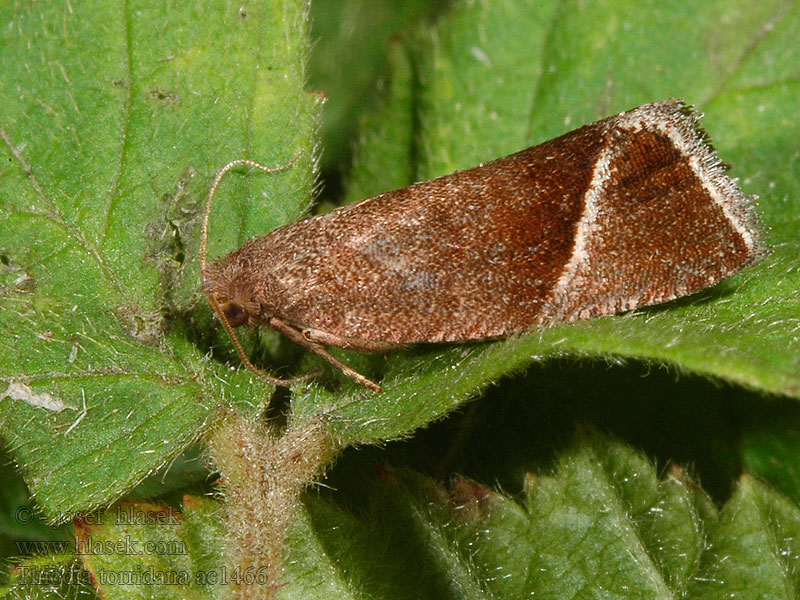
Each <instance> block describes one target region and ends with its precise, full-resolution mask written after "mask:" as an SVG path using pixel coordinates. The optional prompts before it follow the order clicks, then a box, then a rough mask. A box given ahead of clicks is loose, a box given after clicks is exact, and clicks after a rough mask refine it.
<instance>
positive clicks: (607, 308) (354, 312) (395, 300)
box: [201, 100, 764, 391]
mask: <svg viewBox="0 0 800 600" xmlns="http://www.w3.org/2000/svg"><path fill="white" fill-rule="evenodd" d="M699 118H700V117H699V116H698V115H697V114H696V113H694V112H692V110H691V109H690V108H688V107H687V106H686V105H685V104H684V103H683V102H682V101H680V100H667V101H664V102H657V103H653V104H646V105H644V106H640V107H638V108H635V109H633V110H630V111H627V112H623V113H620V114H618V115H615V116H611V117H608V118H606V119H603V120H600V121H597V122H595V123H591V124H589V125H585V126H583V127H581V128H580V129H577V130H575V131H572V132H570V133H567V134H565V135H562V136H561V137H558V138H556V139H553V140H551V141H549V142H545V143H543V144H541V145H538V146H533V147H531V148H528V149H526V150H522V151H521V152H517V153H516V154H512V155H510V156H506V157H504V158H499V159H497V160H494V161H492V162H488V163H485V164H481V165H479V166H477V167H474V168H472V169H468V170H465V171H460V172H456V173H453V174H451V175H446V176H444V177H439V178H437V179H433V180H431V181H426V182H422V183H416V184H414V185H411V186H409V187H406V188H403V189H399V190H395V191H391V192H387V193H385V194H381V195H379V196H375V197H374V198H369V199H367V200H363V201H361V202H358V203H355V204H350V205H347V206H343V207H340V208H338V209H336V210H333V211H331V212H329V213H327V214H323V215H319V216H313V217H309V218H306V219H303V220H301V221H298V222H296V223H292V224H289V225H286V226H283V227H279V228H278V229H275V230H274V231H272V232H271V233H268V234H267V235H265V236H263V237H259V238H255V239H251V240H249V241H247V242H246V243H245V244H244V246H242V247H241V248H239V249H238V250H236V251H234V252H232V253H231V254H229V255H228V256H226V257H224V258H222V259H220V260H217V261H215V262H213V263H211V264H207V263H206V239H207V232H208V215H209V211H210V207H211V199H212V198H213V196H214V193H215V191H216V189H217V186H218V184H219V182H220V180H221V179H222V177H223V176H224V175H225V173H227V172H228V171H229V170H230V169H231V168H233V167H235V166H238V165H248V166H250V167H253V168H256V169H259V170H261V171H265V172H268V173H270V172H274V171H277V170H280V169H283V168H287V167H288V166H290V164H291V163H289V164H287V165H282V166H279V167H265V166H264V165H261V164H259V163H256V162H253V161H249V160H237V161H233V162H231V163H230V164H228V165H226V166H225V167H224V168H223V169H222V170H221V171H220V173H219V174H218V175H217V177H216V179H215V180H214V183H213V185H212V187H211V189H210V191H209V194H208V197H207V201H206V208H205V214H204V217H203V229H202V246H201V268H202V273H203V290H204V292H205V294H206V296H207V297H208V300H209V302H210V303H211V306H212V307H213V309H214V312H215V313H216V314H217V316H218V317H219V320H220V321H221V322H222V325H223V326H224V327H225V329H226V330H227V332H228V334H229V335H230V336H231V339H232V340H233V343H234V345H235V346H236V350H237V352H238V353H239V355H240V357H241V359H242V361H243V362H244V364H245V365H247V367H248V368H249V369H250V370H252V371H253V372H254V373H256V374H257V375H258V376H259V377H262V378H263V379H265V380H267V381H269V382H271V383H273V384H279V385H287V384H288V383H291V382H292V381H293V380H283V379H278V378H275V377H271V376H269V375H267V374H265V373H263V372H262V371H261V370H259V369H257V368H256V367H255V366H254V365H253V364H252V363H251V362H250V360H249V359H248V358H247V356H246V354H245V352H244V350H243V349H242V346H241V344H240V343H239V341H238V339H237V337H236V334H235V332H234V328H236V327H240V326H242V325H248V326H251V327H270V328H272V329H275V330H276V331H279V332H280V333H282V334H283V335H285V336H286V337H288V338H289V339H291V340H292V341H294V342H296V343H297V344H299V345H300V346H302V347H303V348H306V349H307V350H309V351H311V352H313V353H315V354H317V355H318V356H321V357H322V358H324V359H325V360H327V361H328V362H329V363H331V364H332V365H334V366H336V367H337V368H339V369H341V370H342V372H344V373H345V374H346V375H348V376H349V377H351V378H353V379H354V380H356V381H357V382H359V383H361V384H363V385H364V386H366V387H368V388H370V389H372V390H376V391H379V390H380V386H379V385H378V384H377V383H376V382H373V381H371V380H369V379H368V378H366V377H364V376H363V375H361V374H360V373H358V372H356V371H355V370H353V369H351V368H350V367H348V366H347V365H346V364H343V363H342V362H340V361H338V360H337V359H336V358H334V357H333V356H331V355H330V353H329V352H328V351H327V350H326V348H327V347H330V346H333V347H338V348H350V349H353V350H358V351H362V352H382V351H387V350H391V349H393V348H397V347H401V346H408V345H410V344H419V343H444V342H448V343H458V342H468V341H475V340H491V339H497V338H503V337H507V336H509V335H512V334H517V333H522V332H525V331H528V330H531V329H534V328H537V327H543V326H546V325H549V324H552V323H560V322H569V321H574V320H577V319H589V318H594V317H601V316H605V315H612V314H615V313H619V312H623V311H629V310H632V309H635V308H638V307H642V306H646V305H652V304H657V303H661V302H666V301H669V300H672V299H674V298H677V297H679V296H684V295H687V294H691V293H693V292H696V291H698V290H701V289H703V288H706V287H709V286H712V285H714V284H716V283H717V282H719V281H721V280H722V279H724V278H726V277H728V276H730V275H732V274H733V273H736V272H737V271H739V270H740V269H742V268H743V267H745V266H747V265H750V264H752V263H753V262H755V261H756V260H757V259H758V257H759V256H761V255H762V254H763V252H764V250H763V245H762V243H761V241H760V236H759V229H760V225H759V223H758V217H757V216H756V214H755V211H754V209H753V205H752V203H753V200H754V199H755V197H746V196H744V195H743V194H742V192H741V190H740V189H739V187H738V185H737V182H736V180H734V179H731V178H730V177H728V176H727V175H726V174H725V168H724V166H723V164H722V163H721V161H720V159H719V158H718V156H717V154H716V153H715V151H714V150H713V148H712V147H711V146H710V145H709V144H708V143H707V141H706V136H705V133H704V132H703V131H702V130H701V129H700V128H699V127H698V126H697V121H698V120H699Z"/></svg>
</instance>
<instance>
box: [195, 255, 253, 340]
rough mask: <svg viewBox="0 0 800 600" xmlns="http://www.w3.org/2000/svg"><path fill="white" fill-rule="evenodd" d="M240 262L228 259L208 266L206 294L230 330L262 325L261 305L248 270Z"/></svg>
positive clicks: (205, 282) (206, 270) (204, 282)
mask: <svg viewBox="0 0 800 600" xmlns="http://www.w3.org/2000/svg"><path fill="white" fill-rule="evenodd" d="M229 258H230V257H229ZM237 262H238V261H236V260H233V261H231V260H229V259H225V260H223V261H221V262H219V263H215V264H213V265H210V266H208V267H206V269H205V272H204V273H203V291H204V292H205V294H206V296H207V297H208V300H209V302H211V306H212V307H214V311H215V312H216V313H217V315H218V316H219V318H220V319H221V320H222V321H223V322H226V323H227V324H228V325H230V326H231V327H240V326H241V325H250V326H255V325H257V324H258V322H259V314H260V312H261V310H260V309H261V306H260V304H259V303H258V302H257V301H256V300H255V289H254V285H253V283H252V282H251V281H250V278H249V277H248V273H249V270H248V269H246V268H242V266H241V265H239V264H237Z"/></svg>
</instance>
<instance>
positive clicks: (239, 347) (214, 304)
mask: <svg viewBox="0 0 800 600" xmlns="http://www.w3.org/2000/svg"><path fill="white" fill-rule="evenodd" d="M208 301H209V302H210V303H211V306H212V307H213V308H214V312H215V313H217V316H218V317H219V320H220V321H222V326H223V327H224V328H225V331H226V332H228V335H229V336H230V338H231V341H232V342H233V345H234V347H235V348H236V352H237V354H238V355H239V358H241V359H242V362H243V363H244V364H245V366H246V367H247V368H248V369H249V370H250V371H251V372H252V373H253V374H255V375H257V376H258V377H260V378H261V379H263V380H264V381H266V382H267V383H271V384H273V385H281V386H284V387H289V386H291V385H293V384H295V383H297V382H298V381H303V380H305V379H309V378H310V377H313V375H314V374H313V373H312V374H310V375H303V376H301V377H292V378H290V379H280V378H278V377H272V376H271V375H267V374H266V373H264V371H262V370H261V369H259V368H258V367H256V366H255V365H254V364H253V363H251V362H250V359H249V358H247V354H246V353H245V351H244V348H243V347H242V344H241V342H239V337H238V336H237V335H236V332H235V331H234V330H233V327H231V324H230V323H229V322H228V319H227V318H226V317H225V313H224V312H222V307H221V306H220V305H219V302H217V299H216V298H215V297H214V296H209V297H208Z"/></svg>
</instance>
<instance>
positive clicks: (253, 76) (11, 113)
mask: <svg viewBox="0 0 800 600" xmlns="http://www.w3.org/2000/svg"><path fill="white" fill-rule="evenodd" d="M304 11H305V7H304V3H303V2H301V1H299V0H298V1H296V2H289V3H285V2H267V1H265V2H260V3H256V4H253V5H248V6H247V7H242V5H241V3H238V4H237V3H233V2H226V1H222V0H220V1H216V2H207V3H203V4H202V5H195V4H192V3H186V4H181V5H179V6H177V5H176V6H167V5H163V6H162V5H160V4H153V3H147V2H132V3H127V4H109V3H106V2H80V3H77V4H76V3H56V2H52V3H47V4H45V5H35V6H34V5H31V4H26V3H22V4H14V3H5V4H3V6H2V7H0V21H2V22H3V23H4V24H5V27H4V28H3V32H2V34H0V35H2V36H3V38H2V42H0V45H2V52H0V70H1V71H2V72H3V74H4V77H3V84H2V86H0V106H2V109H0V257H1V258H2V263H1V264H0V307H1V308H0V333H1V336H0V339H2V340H3V342H2V344H3V352H2V358H0V379H2V380H4V381H5V385H3V383H0V386H2V388H3V389H0V394H3V395H4V396H3V399H2V400H0V432H1V433H2V436H3V438H4V439H5V440H6V441H7V442H8V444H9V446H10V447H11V449H12V453H13V455H14V458H15V460H16V462H17V464H18V465H19V466H20V468H21V469H22V471H23V473H24V474H25V478H26V481H27V483H28V485H29V486H30V488H31V490H32V492H33V493H34V494H35V495H36V497H37V499H38V502H39V504H40V506H41V507H42V508H43V509H44V510H45V512H46V513H48V514H49V515H50V516H51V517H53V518H59V517H61V518H63V517H65V516H68V515H70V514H72V513H74V512H76V511H78V510H87V509H91V508H93V507H95V506H98V505H100V504H104V503H108V502H110V501H111V500H113V499H114V498H115V497H118V496H119V495H121V494H122V493H124V492H125V491H127V490H129V489H130V488H131V487H132V486H133V485H135V484H136V483H137V482H138V481H140V480H141V479H142V478H144V477H145V476H146V475H147V474H148V473H150V472H152V471H153V470H155V469H156V468H157V467H159V466H160V465H162V464H164V463H165V462H166V461H168V460H169V459H170V458H172V457H174V456H175V455H177V454H178V453H179V452H181V451H182V450H183V449H184V447H186V446H187V444H189V443H190V442H191V441H192V440H193V439H194V438H195V437H196V436H197V435H198V434H199V433H200V432H201V431H202V430H203V428H204V427H205V425H206V424H207V423H208V422H209V420H210V419H211V418H212V416H213V415H214V410H213V409H214V407H215V406H216V404H217V403H218V402H220V400H221V399H228V400H234V401H243V402H248V403H252V404H255V405H257V404H259V403H262V402H265V401H266V400H268V398H269V392H270V390H269V388H268V387H267V386H264V385H263V384H262V383H261V382H258V383H257V384H255V385H251V384H250V380H251V377H250V376H248V375H247V374H244V373H239V374H231V373H228V372H227V369H226V368H225V367H224V366H223V365H222V364H221V362H220V361H216V360H215V361H210V360H208V357H207V356H205V354H206V353H207V351H208V349H209V348H210V347H211V346H213V345H215V344H216V345H222V346H223V347H224V348H227V350H224V351H223V352H222V356H221V357H218V358H222V359H227V358H232V357H233V356H234V355H233V354H232V353H231V350H230V348H231V347H230V346H229V345H226V344H227V341H226V340H225V335H224V333H223V334H222V335H221V336H219V337H216V336H217V335H218V333H219V332H217V331H216V327H215V328H214V331H215V332H216V333H215V334H213V335H211V334H210V333H209V331H211V325H210V318H209V309H208V308H207V307H206V306H205V303H204V301H202V300H201V298H202V297H201V295H200V294H199V293H198V292H199V287H200V274H199V269H198V262H197V255H198V243H199V221H200V211H201V209H202V203H203V199H204V197H205V194H206V193H207V191H208V187H209V185H210V182H211V179H212V177H213V175H214V173H215V171H217V170H218V169H219V168H220V167H221V166H222V165H224V164H225V163H226V162H228V161H230V160H233V159H235V158H242V157H252V158H257V159H259V160H260V161H263V162H265V163H270V164H281V163H285V162H286V161H288V160H290V159H291V158H293V157H294V156H296V155H298V153H299V159H298V161H297V162H296V163H295V164H294V166H293V167H292V169H289V170H287V171H285V172H282V173H276V174H274V175H270V176H264V177H258V176H254V177H242V176H240V175H231V176H230V177H229V179H228V180H226V181H225V182H224V183H223V186H222V189H221V190H220V194H219V195H218V197H217V198H218V201H217V205H216V206H215V207H214V210H213V211H212V216H211V235H210V238H209V250H210V255H211V256H212V257H213V256H217V255H219V254H221V253H223V252H224V251H226V250H231V249H234V248H235V247H236V246H238V245H239V244H241V243H242V242H243V240H244V239H245V238H246V237H247V236H250V235H253V234H255V233H257V232H264V231H269V230H270V229H272V228H274V227H275V226H277V225H279V224H281V223H284V222H286V221H288V220H292V219H295V218H297V217H298V216H299V215H300V214H301V212H302V210H303V208H304V207H305V206H307V204H308V202H309V198H310V193H311V189H312V187H313V174H312V168H313V164H314V161H315V156H314V147H315V142H314V139H313V132H314V129H315V123H316V119H317V114H318V110H319V100H318V99H317V98H316V97H314V96H311V95H309V94H307V93H306V92H304V91H303V84H304V82H305V73H304V65H305V60H306V54H307V51H308V42H307V39H306V31H305V26H306V25H305V21H304V15H305V12H304ZM234 199H236V200H237V201H234ZM234 364H238V359H236V362H235V363H234ZM12 384H13V385H12ZM6 385H8V386H9V387H8V390H10V391H11V393H9V391H7V390H6V387H5V386H6ZM37 399H38V400H37ZM43 399H45V400H47V399H50V402H44V405H43ZM42 406H44V407H42ZM48 406H49V407H50V408H47V407H48Z"/></svg>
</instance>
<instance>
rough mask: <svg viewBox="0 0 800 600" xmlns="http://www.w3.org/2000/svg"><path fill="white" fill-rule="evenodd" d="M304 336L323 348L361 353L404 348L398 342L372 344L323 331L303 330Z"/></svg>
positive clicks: (367, 341)
mask: <svg viewBox="0 0 800 600" xmlns="http://www.w3.org/2000/svg"><path fill="white" fill-rule="evenodd" d="M303 335H304V336H305V338H306V339H307V340H311V341H312V342H317V343H318V344H322V345H323V346H334V347H336V348H348V349H350V350H358V351H359V352H387V351H389V350H397V349H398V348H403V347H404V344H398V343H396V342H372V341H369V340H360V339H358V338H346V337H341V336H338V335H334V334H332V333H328V332H327V331H322V330H321V329H303Z"/></svg>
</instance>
